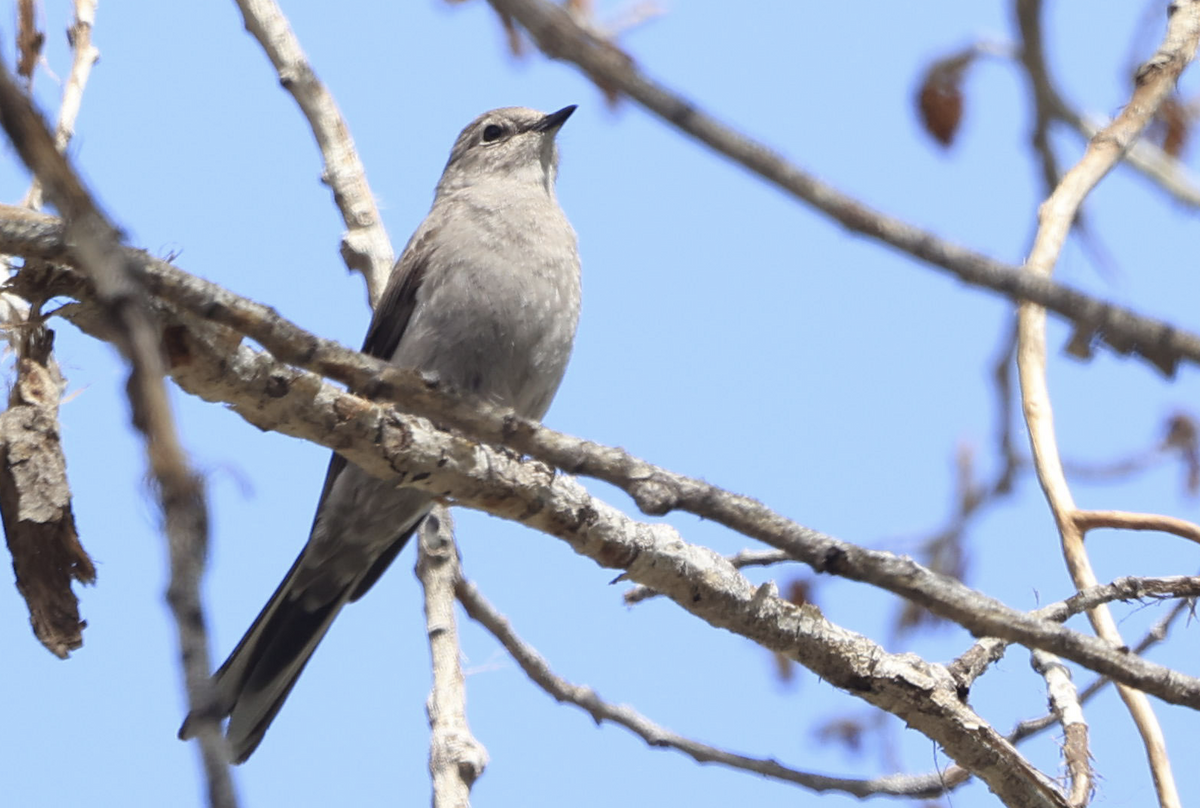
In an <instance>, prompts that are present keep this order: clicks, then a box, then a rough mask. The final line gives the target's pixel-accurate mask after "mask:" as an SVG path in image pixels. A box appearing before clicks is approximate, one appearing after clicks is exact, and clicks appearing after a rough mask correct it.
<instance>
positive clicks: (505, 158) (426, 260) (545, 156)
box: [180, 106, 580, 763]
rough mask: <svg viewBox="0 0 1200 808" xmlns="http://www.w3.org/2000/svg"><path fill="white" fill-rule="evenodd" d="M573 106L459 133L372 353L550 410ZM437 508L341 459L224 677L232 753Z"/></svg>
mask: <svg viewBox="0 0 1200 808" xmlns="http://www.w3.org/2000/svg"><path fill="white" fill-rule="evenodd" d="M574 109H575V108H574V107H573V106H572V107H566V108H564V109H561V110H559V111H558V112H555V113H552V114H550V115H546V114H544V113H541V112H537V111H535V110H531V109H524V108H521V107H507V108H504V109H497V110H493V111H491V112H487V113H485V114H483V115H480V116H479V117H478V118H476V119H475V120H474V121H472V122H471V123H470V124H469V125H468V126H467V127H466V128H465V129H463V130H462V133H461V134H460V135H459V136H458V140H457V141H456V142H455V144H454V148H453V149H452V151H451V153H450V159H449V161H448V162H447V163H446V167H445V170H444V171H443V173H442V177H441V180H440V181H439V182H438V186H437V191H436V194H435V197H434V202H433V207H432V208H431V209H430V212H429V215H428V216H427V217H426V218H425V221H423V222H422V223H421V225H420V226H419V227H418V228H417V230H416V232H415V233H413V235H412V238H411V239H409V242H408V245H407V246H406V247H405V248H404V252H403V253H402V254H401V256H400V259H399V260H398V261H397V262H396V266H395V267H394V268H393V270H392V275H391V278H390V280H389V282H388V285H387V288H386V290H385V291H384V294H383V297H382V299H381V300H380V303H379V305H378V307H377V308H376V311H375V315H374V318H373V319H372V321H371V325H370V328H369V329H368V330H367V336H366V339H365V341H364V342H363V348H362V350H363V352H364V353H368V354H370V355H372V356H377V357H380V358H384V359H388V360H389V361H390V362H391V363H392V364H394V365H396V366H398V367H404V368H415V369H418V370H421V371H422V372H423V373H425V374H432V375H433V376H435V377H436V378H437V379H438V380H439V382H440V383H441V384H443V385H444V386H446V387H448V388H450V389H453V390H458V391H462V392H466V393H471V394H474V395H477V396H480V397H483V398H485V399H487V400H490V401H492V402H493V403H495V404H498V405H500V406H504V407H511V408H512V409H513V410H515V411H516V412H517V413H519V414H521V415H524V416H527V417H530V418H541V417H542V416H543V415H544V414H545V412H546V409H547V408H548V407H549V406H550V401H551V399H552V398H553V397H554V393H555V391H556V390H557V389H558V385H559V382H560V381H561V380H562V376H563V372H564V371H565V370H566V366H567V359H568V358H569V356H570V353H571V344H572V342H573V340H574V336H575V326H576V323H577V322H578V318H579V301H580V286H579V256H578V253H577V251H576V243H575V232H574V230H572V229H571V225H570V224H569V223H568V222H567V219H566V216H565V215H564V214H563V212H562V210H561V209H560V208H559V206H558V201H557V198H556V197H555V193H554V181H555V177H556V174H557V170H558V153H557V149H556V146H555V136H556V134H557V133H558V129H559V127H561V126H562V124H563V123H564V122H565V121H566V119H567V118H568V117H569V116H570V114H571V113H572V112H573V111H574ZM430 507H431V500H430V498H429V496H428V495H426V494H424V493H422V492H419V491H416V490H413V489H405V488H397V487H396V485H395V482H394V481H392V482H389V481H386V480H379V479H376V478H374V477H371V476H369V475H367V474H366V473H365V472H363V471H362V470H361V469H359V468H358V467H357V466H354V465H352V464H349V463H347V462H346V461H345V460H344V459H343V458H342V457H341V456H340V455H336V454H335V455H334V456H333V458H332V460H331V461H330V464H329V471H328V473H327V474H326V478H325V487H324V489H323V490H322V492H321V498H320V501H319V503H318V505H317V512H316V516H315V518H314V519H313V525H312V529H311V532H310V534H309V539H308V543H307V544H306V545H305V547H304V550H303V551H302V552H301V553H300V556H299V557H298V558H297V559H296V562H295V563H294V564H293V565H292V569H291V571H290V572H289V573H288V574H287V576H286V577H285V578H284V579H283V582H282V583H281V584H280V585H279V588H278V589H277V590H276V591H275V594H274V595H273V596H272V597H271V600H270V601H269V602H268V603H267V605H266V607H264V609H263V610H262V612H261V613H260V614H259V616H258V618H257V619H256V620H255V621H254V624H253V625H252V626H251V627H250V630H249V631H247V632H246V635H245V636H244V637H243V638H242V640H241V642H240V643H239V644H238V646H237V647H236V648H235V649H234V651H233V653H232V654H230V656H229V659H228V660H226V662H225V664H224V665H222V666H221V668H220V670H218V671H217V673H216V674H215V675H214V689H215V693H216V706H217V710H218V712H219V714H220V716H221V717H224V716H228V717H229V725H228V728H227V730H226V735H227V738H228V741H229V747H230V752H231V756H232V758H233V760H234V761H235V762H238V763H240V762H242V761H244V760H245V759H246V758H247V757H249V756H250V754H251V753H252V752H253V751H254V750H255V748H256V747H257V746H258V744H259V743H260V742H261V741H262V738H263V734H264V733H265V732H266V730H267V727H268V726H269V725H270V723H271V720H272V719H273V718H274V717H275V715H276V713H278V711H279V709H280V707H281V706H282V705H283V701H284V699H285V698H287V695H288V693H289V692H290V691H291V689H292V687H293V685H295V683H296V679H297V677H299V675H300V672H301V671H302V670H303V669H304V666H305V664H307V662H308V659H309V658H310V656H311V655H312V652H313V650H314V649H315V648H316V646H317V644H318V643H319V642H320V641H321V638H322V637H323V636H324V635H325V632H326V631H327V630H328V628H329V625H330V623H332V622H333V619H334V618H335V617H336V616H337V614H338V612H339V611H340V610H341V608H342V607H343V606H344V605H345V604H346V603H347V602H350V601H354V600H357V599H358V598H360V597H362V595H363V594H365V593H366V591H367V590H368V589H370V587H371V586H372V585H373V584H374V583H375V581H376V580H377V579H378V578H379V576H380V575H381V574H382V573H383V571H384V570H385V569H386V568H387V566H388V565H389V564H390V563H391V561H392V560H393V559H394V558H395V556H396V554H397V553H398V552H399V551H400V549H401V548H402V547H403V546H404V544H405V542H407V540H408V538H409V536H410V535H412V532H413V531H414V529H415V528H416V527H417V525H418V524H419V523H420V521H421V520H422V519H423V518H424V517H425V515H426V514H427V513H428V512H429V509H430ZM192 720H193V719H192V717H191V716H189V718H188V720H187V721H185V722H184V726H183V728H182V729H181V730H180V736H181V737H187V736H188V735H189V734H190V731H191V726H190V725H191V722H192Z"/></svg>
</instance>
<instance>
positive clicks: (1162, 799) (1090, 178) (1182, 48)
mask: <svg viewBox="0 0 1200 808" xmlns="http://www.w3.org/2000/svg"><path fill="white" fill-rule="evenodd" d="M1198 42H1200V1H1198V0H1178V1H1177V2H1174V3H1172V4H1171V15H1170V22H1169V23H1168V26H1167V34H1166V38H1165V40H1164V42H1163V44H1162V45H1161V46H1160V48H1159V50H1158V52H1157V53H1156V54H1155V55H1154V56H1153V57H1151V59H1150V60H1149V61H1148V62H1147V63H1146V64H1144V65H1143V66H1142V67H1141V68H1140V69H1139V70H1138V73H1137V88H1136V89H1135V90H1134V94H1133V97H1132V98H1131V99H1130V102H1129V104H1128V105H1127V106H1126V107H1125V108H1124V109H1123V110H1122V112H1121V113H1120V115H1118V116H1117V117H1116V119H1115V120H1114V121H1113V122H1112V123H1111V124H1110V125H1109V126H1108V127H1106V128H1105V130H1104V131H1103V132H1102V133H1100V134H1099V135H1097V136H1096V137H1095V138H1093V139H1092V141H1091V143H1089V145H1088V148H1087V151H1086V152H1085V153H1084V155H1083V157H1082V159H1080V161H1079V163H1077V164H1076V165H1075V166H1074V167H1073V168H1072V169H1071V170H1070V171H1068V172H1067V173H1066V174H1065V175H1064V176H1063V178H1062V180H1061V181H1060V182H1059V183H1058V186H1057V187H1056V188H1055V189H1054V192H1053V193H1052V194H1051V195H1050V197H1049V198H1048V199H1047V200H1046V201H1045V202H1044V203H1043V204H1042V207H1041V210H1040V211H1039V227H1038V232H1037V236H1036V237H1035V239H1034V243H1033V248H1032V250H1031V252H1030V255H1029V259H1028V261H1027V262H1026V266H1025V271H1026V273H1028V274H1030V275H1038V276H1042V277H1049V275H1050V274H1051V273H1052V272H1053V270H1054V265H1055V263H1056V262H1057V260H1058V256H1059V254H1060V252H1061V251H1062V247H1063V244H1064V243H1065V242H1066V237H1067V234H1068V233H1069V231H1070V228H1071V225H1072V222H1074V221H1075V217H1076V215H1077V213H1078V211H1079V208H1080V205H1081V204H1082V203H1083V200H1084V199H1085V198H1086V197H1087V195H1088V193H1089V192H1090V191H1091V190H1092V188H1094V187H1095V186H1096V184H1097V183H1098V182H1099V181H1100V180H1101V179H1102V178H1103V177H1104V176H1105V175H1106V174H1107V173H1108V172H1109V171H1110V170H1112V168H1113V166H1115V165H1116V164H1117V162H1118V161H1119V160H1120V159H1121V157H1122V156H1123V155H1124V154H1125V152H1126V151H1127V150H1128V148H1129V145H1130V144H1132V143H1133V142H1134V141H1136V140H1137V138H1138V136H1139V135H1140V134H1141V132H1142V130H1143V129H1144V128H1145V127H1146V125H1147V124H1148V123H1149V122H1150V119H1151V118H1152V117H1153V115H1154V112H1155V111H1156V110H1157V109H1158V107H1159V105H1160V104H1161V103H1162V101H1163V100H1164V99H1165V98H1166V97H1167V95H1169V94H1170V93H1171V91H1172V90H1174V88H1175V84H1176V82H1177V81H1178V79H1179V75H1180V73H1182V72H1183V69H1184V67H1186V66H1187V65H1188V63H1190V62H1191V60H1192V58H1193V57H1194V56H1195V53H1196V47H1197V43H1198ZM1018 334H1019V337H1018V348H1017V368H1018V374H1019V377H1020V380H1021V391H1022V405H1023V409H1024V412H1025V422H1026V424H1027V425H1028V427H1029V439H1030V444H1031V445H1032V447H1033V459H1034V467H1035V469H1036V471H1037V475H1038V481H1039V482H1040V483H1041V486H1042V490H1043V491H1044V492H1045V495H1046V500H1047V502H1048V504H1049V506H1050V510H1051V512H1052V513H1053V515H1054V520H1055V523H1056V524H1057V525H1058V530H1059V534H1060V536H1061V539H1062V548H1063V557H1064V559H1065V560H1066V562H1067V567H1068V570H1069V571H1070V573H1071V578H1072V580H1073V581H1074V582H1075V586H1076V587H1077V588H1079V589H1084V588H1087V587H1092V586H1095V585H1096V583H1097V581H1096V576H1095V573H1094V572H1093V571H1092V567H1091V563H1090V562H1089V560H1088V557H1087V552H1086V550H1085V548H1084V544H1083V532H1082V531H1081V529H1080V527H1079V525H1078V524H1077V523H1076V522H1075V519H1074V513H1075V511H1076V507H1075V503H1074V500H1073V498H1072V496H1071V491H1070V488H1069V486H1068V484H1067V479H1066V474H1065V472H1064V471H1063V467H1062V460H1061V458H1060V457H1059V453H1058V445H1057V441H1056V438H1055V434H1054V422H1053V413H1052V409H1051V404H1050V391H1049V386H1048V384H1047V380H1046V312H1045V309H1044V308H1042V307H1041V306H1039V305H1036V304H1033V303H1022V304H1021V306H1020V308H1019V311H1018ZM1088 617H1089V619H1090V620H1091V622H1092V626H1093V627H1094V629H1095V630H1096V633H1097V634H1098V635H1099V636H1100V637H1101V638H1102V639H1104V640H1106V641H1108V642H1109V643H1112V644H1113V645H1116V646H1120V645H1122V644H1123V642H1122V640H1121V635H1120V632H1119V631H1118V629H1117V625H1116V622H1115V621H1114V620H1113V618H1112V615H1111V613H1110V612H1109V611H1108V609H1107V608H1106V607H1103V606H1100V607H1097V608H1095V609H1093V610H1091V611H1090V612H1089V613H1088ZM1118 691H1119V692H1120V694H1121V698H1122V699H1123V700H1124V701H1125V704H1126V706H1127V707H1128V709H1129V711H1130V714H1131V715H1132V717H1133V720H1134V722H1135V723H1136V724H1137V727H1138V731H1139V732H1140V733H1141V736H1142V742H1143V744H1144V745H1145V747H1146V755H1147V759H1148V761H1149V764H1150V770H1151V773H1152V774H1153V776H1154V783H1155V788H1156V790H1157V792H1158V799H1159V803H1160V804H1161V805H1162V806H1164V808H1179V806H1180V805H1181V803H1180V800H1179V794H1178V791H1177V789H1176V787H1175V781H1174V776H1173V775H1172V773H1171V766H1170V757H1169V755H1168V754H1167V749H1166V740H1165V738H1164V737H1163V734H1162V729H1161V727H1160V726H1159V724H1158V720H1157V719H1156V718H1155V716H1154V713H1153V710H1152V709H1151V707H1150V703H1149V700H1148V699H1147V698H1146V696H1145V694H1144V693H1141V692H1138V691H1137V690H1135V689H1132V688H1129V687H1124V686H1121V687H1118Z"/></svg>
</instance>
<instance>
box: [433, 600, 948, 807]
mask: <svg viewBox="0 0 1200 808" xmlns="http://www.w3.org/2000/svg"><path fill="white" fill-rule="evenodd" d="M456 591H457V593H458V599H459V602H461V603H462V605H463V608H464V609H466V612H467V615H468V616H469V617H470V618H471V619H472V620H475V621H476V622H477V623H479V624H480V625H482V626H483V627H484V628H486V629H487V630H488V631H489V632H491V634H492V636H494V637H495V638H496V640H497V642H499V643H500V645H502V646H503V647H504V649H505V650H506V651H508V653H509V654H510V655H511V656H512V658H513V659H514V660H515V661H516V662H517V664H518V665H520V666H521V670H523V671H525V674H526V675H527V676H528V677H529V678H530V679H531V680H532V681H533V683H534V684H536V685H537V686H538V687H540V688H541V689H542V690H545V691H546V692H547V693H548V694H550V696H552V697H553V698H554V699H555V700H557V701H560V702H567V703H569V704H574V705H575V706H576V707H579V708H580V709H582V710H585V711H586V712H587V713H588V714H589V715H590V716H591V717H592V720H593V721H595V722H596V723H597V724H599V723H601V722H602V721H611V722H612V723H614V724H617V725H618V726H622V727H625V728H626V729H628V730H629V731H630V732H632V733H633V734H634V735H637V736H638V737H639V738H641V739H642V740H643V741H645V742H646V744H647V745H649V746H651V747H656V748H669V749H677V750H679V751H680V752H682V753H683V754H685V755H687V756H688V757H690V758H692V759H693V760H695V761H696V762H697V763H718V764H720V765H722V766H728V767H729V768H731V769H739V770H742V771H747V772H752V773H754V774H758V775H761V776H763V777H769V778H771V779H773V780H780V781H782V782H785V783H792V784H794V785H798V786H802V787H803V788H807V789H809V790H811V791H816V792H825V791H833V792H839V793H843V794H852V795H854V796H856V797H871V796H879V795H887V796H893V797H911V798H916V799H921V798H930V797H936V796H938V795H939V794H942V793H944V792H945V791H946V783H945V782H944V781H943V779H942V778H941V777H940V776H938V775H922V776H912V775H906V774H894V775H887V776H884V777H875V778H871V779H855V778H846V777H828V776H826V775H821V774H815V773H813V772H805V771H800V770H798V769H793V768H791V767H789V766H784V765H783V764H781V763H779V762H778V761H776V760H773V759H771V758H755V757H748V756H746V755H739V754H736V753H733V752H727V751H725V750H724V749H718V748H717V747H715V746H709V745H708V744H705V743H700V742H699V741H694V740H692V739H691V738H686V737H684V736H682V735H679V734H677V733H675V732H671V731H670V730H668V729H666V728H665V727H662V726H660V725H658V724H656V723H654V722H653V721H651V720H650V719H648V718H646V717H645V716H644V715H642V714H641V713H639V712H638V711H637V710H635V709H633V708H632V707H627V706H624V705H619V706H618V705H614V704H610V703H609V702H607V701H605V700H603V699H602V698H600V696H599V695H597V693H596V692H595V691H594V690H592V689H591V688H590V687H586V686H584V685H576V684H572V683H571V682H568V681H567V680H566V679H563V678H562V677H560V676H558V675H557V674H555V673H554V671H553V670H551V668H550V663H549V662H547V661H546V659H545V658H544V657H543V656H542V655H541V654H539V653H538V651H537V649H536V648H534V647H533V646H531V645H529V644H528V643H526V642H525V641H524V640H522V639H521V638H520V637H519V636H517V633H516V632H515V631H514V630H513V627H512V624H511V623H509V621H508V620H507V619H505V617H504V615H502V614H500V612H498V611H497V610H496V608H495V607H494V606H493V605H492V604H491V603H489V602H488V600H487V598H485V597H484V596H483V595H482V594H480V592H479V590H478V589H477V588H476V587H475V585H474V584H472V583H471V582H470V581H466V580H460V581H459V582H458V586H457V590H456ZM966 779H967V772H965V771H963V773H962V776H961V777H959V778H958V782H965V781H966Z"/></svg>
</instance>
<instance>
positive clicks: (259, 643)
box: [179, 554, 352, 763]
mask: <svg viewBox="0 0 1200 808" xmlns="http://www.w3.org/2000/svg"><path fill="white" fill-rule="evenodd" d="M301 558H303V554H301V556H300V557H299V558H297V559H296V562H295V563H294V564H292V568H291V570H290V571H289V572H288V574H287V575H286V576H285V577H284V579H283V581H282V582H281V583H280V584H279V588H277V589H276V590H275V594H274V595H272V596H271V599H270V600H269V601H267V605H266V606H264V607H263V610H262V611H261V612H260V613H259V615H258V617H257V618H255V620H254V623H253V625H251V626H250V630H249V631H247V632H246V635H245V636H244V637H242V640H241V642H239V643H238V645H237V648H235V649H234V650H233V653H231V654H230V655H229V659H227V660H226V661H225V664H224V665H222V666H221V668H220V670H218V671H217V672H216V673H215V674H213V688H214V692H215V708H216V709H215V712H216V714H217V715H218V717H224V716H229V726H228V728H227V730H226V736H227V739H228V742H229V749H230V753H231V755H232V758H233V762H235V763H242V762H243V761H245V760H246V758H248V757H250V754H251V753H252V752H254V750H255V749H256V748H257V747H258V745H259V743H261V742H262V739H263V735H264V734H265V733H266V731H267V727H269V726H270V724H271V721H272V720H273V719H274V718H275V715H276V714H277V713H278V712H279V709H280V708H281V707H282V706H283V702H284V700H285V699H286V698H287V696H288V694H289V693H290V692H291V690H292V687H293V686H295V684H296V680H297V679H298V678H299V676H300V673H301V671H303V670H304V666H305V665H307V664H308V660H309V659H310V658H311V657H312V654H313V651H315V650H316V648H317V644H318V643H320V642H321V638H323V637H324V636H325V632H326V631H328V630H329V626H330V624H331V623H332V622H333V619H334V618H335V617H336V616H337V614H338V612H340V611H341V609H342V607H343V606H344V605H346V603H347V601H349V600H350V595H351V592H352V587H349V586H347V587H346V588H345V589H344V590H343V591H341V592H338V593H336V594H334V596H333V597H332V598H330V599H328V600H326V601H325V602H312V598H308V597H301V596H300V594H301V593H298V592H296V591H295V587H294V583H295V581H296V577H297V573H298V571H299V569H300V563H301ZM196 718H197V717H196V716H195V715H194V714H189V715H188V717H187V718H186V719H185V720H184V722H183V726H182V727H181V728H180V730H179V737H180V738H182V739H186V738H189V737H191V736H192V735H193V734H194V732H195V722H196Z"/></svg>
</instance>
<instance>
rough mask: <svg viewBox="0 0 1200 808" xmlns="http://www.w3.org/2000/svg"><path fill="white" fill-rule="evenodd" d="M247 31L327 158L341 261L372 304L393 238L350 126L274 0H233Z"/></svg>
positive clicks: (384, 279)
mask: <svg viewBox="0 0 1200 808" xmlns="http://www.w3.org/2000/svg"><path fill="white" fill-rule="evenodd" d="M237 5H238V8H239V9H241V12H242V17H243V19H244V20H245V22H246V30H247V31H249V32H250V34H251V35H252V36H253V37H254V38H255V39H257V40H258V43H259V44H260V45H261V46H262V49H263V51H265V52H266V54H267V57H268V58H269V59H270V60H271V64H272V65H274V66H275V70H276V72H277V73H278V74H279V82H280V84H282V85H283V87H284V89H285V90H287V91H288V92H289V93H291V94H292V97H293V98H294V99H296V103H297V104H298V105H299V106H300V111H301V112H303V113H304V117H305V118H307V119H308V124H309V126H310V127H311V128H312V132H313V135H314V136H315V137H316V139H317V147H318V148H319V149H320V150H321V156H322V158H323V159H324V160H325V170H324V171H323V172H322V174H321V179H322V181H323V182H324V183H325V184H326V185H328V186H329V188H330V190H332V191H333V201H334V203H335V204H336V205H337V207H338V210H339V211H341V214H342V221H343V222H344V223H345V225H346V232H345V233H343V234H342V250H341V251H342V260H343V261H345V262H346V266H347V267H349V268H350V269H351V270H353V271H355V272H361V273H362V275H363V278H364V279H365V280H366V282H367V297H368V300H369V302H370V304H371V307H372V308H374V307H375V304H376V303H377V302H378V301H379V297H380V295H382V294H383V288H384V286H386V285H387V279H388V275H389V274H390V273H391V270H392V259H393V257H394V253H393V251H392V243H391V240H389V239H388V235H387V231H386V230H384V227H383V219H382V218H381V217H380V215H379V208H378V207H377V206H376V205H375V196H374V195H373V194H372V193H371V187H370V185H369V184H368V183H367V174H366V170H365V169H364V168H363V165H362V160H360V159H359V156H358V150H357V149H355V147H354V140H353V138H351V137H350V127H349V126H348V125H347V124H346V121H345V119H344V118H342V113H341V111H340V110H339V109H338V106H337V103H336V102H335V101H334V100H333V96H332V95H331V94H330V93H329V91H328V90H327V89H326V88H325V85H324V84H322V83H321V81H320V79H318V78H317V74H316V73H315V72H314V71H313V69H312V65H310V64H309V63H308V57H306V56H305V55H304V51H303V49H301V47H300V41H299V40H298V39H297V38H296V35H295V33H293V32H292V28H291V26H290V25H289V24H288V21H287V18H286V17H284V15H283V12H282V11H281V10H280V8H279V6H278V4H276V3H275V2H274V0H237Z"/></svg>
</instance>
